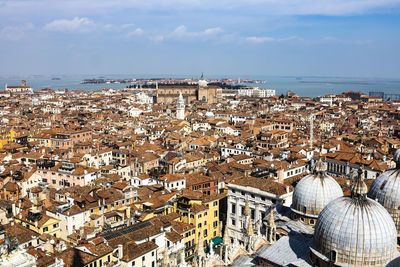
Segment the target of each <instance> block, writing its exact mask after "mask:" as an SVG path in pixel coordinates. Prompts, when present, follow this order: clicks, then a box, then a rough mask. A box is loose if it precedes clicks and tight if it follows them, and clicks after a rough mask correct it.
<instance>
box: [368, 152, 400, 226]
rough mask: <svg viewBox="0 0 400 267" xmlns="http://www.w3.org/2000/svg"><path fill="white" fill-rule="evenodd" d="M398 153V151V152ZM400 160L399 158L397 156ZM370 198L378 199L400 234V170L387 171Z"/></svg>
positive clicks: (375, 183) (376, 183) (381, 176)
mask: <svg viewBox="0 0 400 267" xmlns="http://www.w3.org/2000/svg"><path fill="white" fill-rule="evenodd" d="M396 152H397V151H396ZM397 158H398V156H397ZM368 196H369V197H370V198H372V199H376V200H377V201H378V202H379V203H380V204H381V205H382V206H384V207H385V209H386V210H387V211H388V212H389V214H390V215H391V216H392V218H393V220H394V223H395V225H396V228H397V233H400V168H399V164H398V165H397V167H396V168H395V169H391V170H387V171H385V172H384V173H382V174H381V175H379V176H378V178H376V179H375V181H374V182H373V184H372V186H371V188H370V190H369V193H368Z"/></svg>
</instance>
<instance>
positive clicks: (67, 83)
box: [0, 74, 400, 97]
mask: <svg viewBox="0 0 400 267" xmlns="http://www.w3.org/2000/svg"><path fill="white" fill-rule="evenodd" d="M94 78H103V79H107V78H109V79H130V78H136V79H139V78H144V79H148V78H193V76H189V75H126V74H124V75H122V74H112V75H54V76H45V75H31V76H0V90H4V89H2V88H5V85H6V84H8V85H19V84H20V83H21V80H26V83H27V85H29V86H31V87H32V88H33V90H34V91H38V90H40V89H43V88H52V89H65V88H66V89H69V90H87V91H93V90H100V89H103V88H114V89H122V88H125V87H126V86H127V85H130V84H128V83H112V84H82V83H81V82H82V81H83V80H84V79H94ZM206 78H207V77H206ZM209 78H210V79H216V78H221V79H222V78H232V79H238V78H240V79H251V80H259V81H263V83H254V84H253V83H249V84H244V85H248V86H258V87H261V88H268V89H275V90H276V94H277V95H281V94H286V93H287V92H288V91H291V92H294V93H296V94H297V95H299V96H308V97H317V96H324V95H326V94H339V93H342V92H346V91H358V92H363V93H365V94H367V95H368V94H369V92H383V93H385V94H400V79H389V78H357V77H329V76H324V77H322V76H249V75H246V76H223V77H221V76H211V77H209Z"/></svg>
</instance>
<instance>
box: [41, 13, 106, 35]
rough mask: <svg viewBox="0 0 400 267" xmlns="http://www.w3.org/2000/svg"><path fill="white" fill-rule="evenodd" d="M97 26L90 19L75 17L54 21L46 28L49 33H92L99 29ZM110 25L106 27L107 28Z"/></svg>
mask: <svg viewBox="0 0 400 267" xmlns="http://www.w3.org/2000/svg"><path fill="white" fill-rule="evenodd" d="M97 26H98V25H97V24H96V23H94V22H93V21H91V20H90V19H88V18H86V17H83V18H80V17H74V18H73V19H71V20H67V19H58V20H54V21H52V22H50V23H48V24H46V25H45V26H44V29H45V30H47V31H58V32H90V31H93V30H95V29H96V28H97ZM107 27H108V28H109V27H110V25H108V26H107V25H106V28H107Z"/></svg>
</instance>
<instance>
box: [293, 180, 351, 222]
mask: <svg viewBox="0 0 400 267" xmlns="http://www.w3.org/2000/svg"><path fill="white" fill-rule="evenodd" d="M341 196H343V191H342V188H341V187H340V185H339V184H338V183H337V182H336V181H335V179H333V178H332V177H330V176H328V175H326V174H325V173H323V174H309V175H307V176H306V177H304V178H303V179H301V180H300V182H299V183H298V184H297V185H296V187H295V188H294V192H293V199H292V205H291V208H292V210H293V211H294V212H296V213H299V214H302V215H306V216H309V217H314V218H317V217H318V215H319V213H320V212H321V211H322V210H323V208H325V206H326V205H328V203H329V202H331V201H332V200H334V199H336V198H338V197H341Z"/></svg>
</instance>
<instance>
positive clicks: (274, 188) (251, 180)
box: [230, 177, 293, 195]
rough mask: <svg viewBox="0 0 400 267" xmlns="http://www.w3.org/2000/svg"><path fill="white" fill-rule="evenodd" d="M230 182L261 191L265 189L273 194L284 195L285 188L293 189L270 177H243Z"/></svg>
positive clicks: (290, 190)
mask: <svg viewBox="0 0 400 267" xmlns="http://www.w3.org/2000/svg"><path fill="white" fill-rule="evenodd" d="M230 183H231V184H234V185H239V186H245V187H253V188H257V189H259V190H261V191H265V192H268V193H272V194H275V195H284V194H286V193H288V192H287V191H286V190H287V189H289V192H292V191H293V186H285V185H284V184H281V183H278V182H274V181H272V180H271V179H265V178H255V177H245V178H240V179H236V180H234V181H231V182H230Z"/></svg>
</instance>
